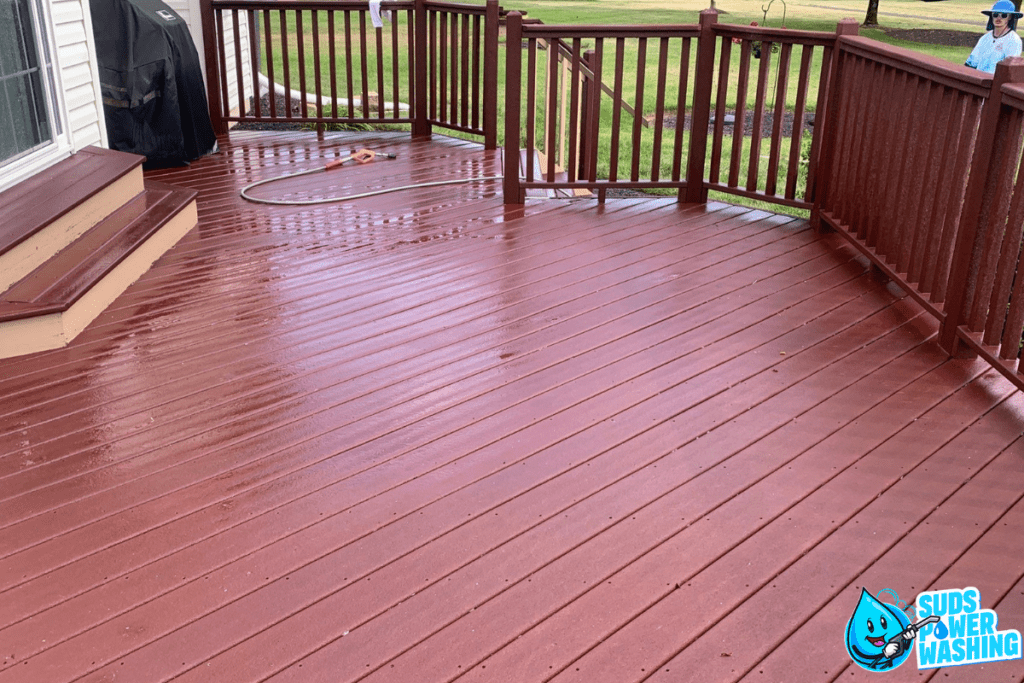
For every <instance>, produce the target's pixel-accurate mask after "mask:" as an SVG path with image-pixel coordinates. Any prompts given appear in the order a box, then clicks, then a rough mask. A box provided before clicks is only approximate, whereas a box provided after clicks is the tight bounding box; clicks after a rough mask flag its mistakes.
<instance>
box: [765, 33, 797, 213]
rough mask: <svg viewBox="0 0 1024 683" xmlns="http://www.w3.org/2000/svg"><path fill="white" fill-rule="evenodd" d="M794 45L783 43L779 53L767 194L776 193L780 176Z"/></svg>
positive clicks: (794, 128) (795, 124)
mask: <svg viewBox="0 0 1024 683" xmlns="http://www.w3.org/2000/svg"><path fill="white" fill-rule="evenodd" d="M792 49H793V46H792V45H790V44H789V43H783V44H782V47H781V48H780V54H779V73H778V80H777V81H776V85H775V95H774V97H775V112H774V113H773V120H772V142H771V148H770V151H769V153H768V182H767V184H766V185H765V189H764V192H765V194H769V195H774V194H776V192H775V186H776V183H777V182H778V176H779V154H780V150H781V148H782V122H783V121H782V119H783V117H784V116H785V114H786V91H787V86H788V85H789V54H790V51H791V50H792ZM791 128H792V129H793V131H794V134H795V132H796V130H797V128H798V126H797V122H796V120H795V119H794V120H793V125H792V126H791Z"/></svg>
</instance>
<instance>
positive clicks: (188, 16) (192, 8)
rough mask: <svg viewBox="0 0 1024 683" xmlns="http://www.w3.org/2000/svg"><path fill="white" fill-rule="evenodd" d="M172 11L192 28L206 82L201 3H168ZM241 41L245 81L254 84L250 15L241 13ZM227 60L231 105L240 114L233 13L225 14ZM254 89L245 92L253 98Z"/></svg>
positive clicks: (183, 0) (176, 0)
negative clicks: (251, 59) (250, 43)
mask: <svg viewBox="0 0 1024 683" xmlns="http://www.w3.org/2000/svg"><path fill="white" fill-rule="evenodd" d="M164 2H166V3H167V4H168V5H170V7H171V9H173V10H174V11H175V12H177V13H178V14H179V15H180V16H181V18H182V19H184V20H185V23H186V24H188V29H189V32H190V33H191V34H192V40H193V41H194V42H195V44H196V49H197V50H198V51H199V58H200V61H202V62H203V78H204V79H206V59H205V57H204V55H205V53H204V50H205V45H204V43H203V21H202V13H201V11H200V6H199V0H164ZM238 21H239V31H238V34H239V38H240V43H241V59H242V79H243V83H245V84H251V83H252V67H251V64H252V62H251V61H250V50H249V26H248V23H247V21H246V14H245V13H244V12H243V13H239V17H238ZM224 33H225V36H224V59H225V61H226V62H227V64H226V65H225V69H224V71H225V74H226V75H227V82H228V102H229V103H230V104H231V107H230V108H231V113H232V114H237V113H238V109H239V106H238V75H237V70H236V64H235V31H234V26H233V23H232V19H231V13H230V12H228V13H225V15H224ZM249 90H251V86H249V87H247V88H244V89H243V92H245V93H246V95H247V96H248V95H251V93H250V92H249Z"/></svg>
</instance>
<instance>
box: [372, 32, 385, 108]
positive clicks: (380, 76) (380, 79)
mask: <svg viewBox="0 0 1024 683" xmlns="http://www.w3.org/2000/svg"><path fill="white" fill-rule="evenodd" d="M373 39H374V45H375V46H376V55H377V118H378V119H383V118H384V98H385V92H384V90H385V89H384V27H381V28H376V27H374V29H373Z"/></svg>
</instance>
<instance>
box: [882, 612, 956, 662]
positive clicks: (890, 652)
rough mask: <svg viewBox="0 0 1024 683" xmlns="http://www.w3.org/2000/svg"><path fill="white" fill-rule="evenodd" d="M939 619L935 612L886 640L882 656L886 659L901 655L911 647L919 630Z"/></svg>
mask: <svg viewBox="0 0 1024 683" xmlns="http://www.w3.org/2000/svg"><path fill="white" fill-rule="evenodd" d="M939 621H942V620H941V619H939V617H937V616H935V615H934V614H933V615H932V616H930V617H925V618H924V619H922V620H921V621H919V622H917V623H915V624H911V625H910V626H908V627H907V628H906V630H905V631H903V633H897V634H896V635H894V636H893V637H892V638H890V639H889V640H887V641H886V643H885V647H884V648H882V656H883V657H885V658H886V659H894V658H896V657H899V656H900V655H902V654H903V653H904V652H906V651H907V650H908V649H909V648H910V641H912V640H913V639H914V638H916V637H917V632H918V631H920V630H921V629H922V628H924V627H925V626H927V625H928V624H935V623H937V622H939Z"/></svg>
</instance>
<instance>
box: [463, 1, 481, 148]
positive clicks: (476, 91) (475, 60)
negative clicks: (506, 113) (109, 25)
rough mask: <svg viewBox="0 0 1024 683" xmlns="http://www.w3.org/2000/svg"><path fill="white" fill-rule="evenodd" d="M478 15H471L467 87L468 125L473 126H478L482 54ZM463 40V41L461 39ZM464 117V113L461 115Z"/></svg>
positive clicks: (464, 96)
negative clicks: (471, 27)
mask: <svg viewBox="0 0 1024 683" xmlns="http://www.w3.org/2000/svg"><path fill="white" fill-rule="evenodd" d="M480 35H481V33H480V15H477V16H474V17H473V53H472V58H471V59H470V64H472V70H473V73H472V82H473V85H472V87H471V88H470V89H469V93H470V94H471V96H472V102H471V106H470V111H472V119H471V120H470V124H469V125H470V126H472V127H473V128H479V127H480V61H481V59H482V58H483V55H482V54H481V52H480ZM463 42H465V41H463ZM465 99H466V94H465V93H463V100H465ZM462 116H463V118H465V116H466V115H465V114H463V115H462Z"/></svg>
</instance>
